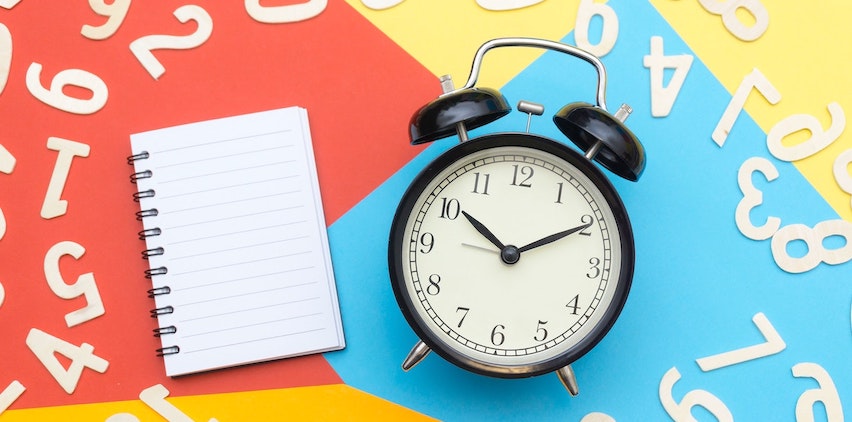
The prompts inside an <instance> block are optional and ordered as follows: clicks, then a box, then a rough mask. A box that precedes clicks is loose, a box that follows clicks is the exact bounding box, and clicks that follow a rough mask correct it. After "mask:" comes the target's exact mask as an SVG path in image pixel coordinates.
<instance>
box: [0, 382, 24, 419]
mask: <svg viewBox="0 0 852 422" xmlns="http://www.w3.org/2000/svg"><path fill="white" fill-rule="evenodd" d="M25 390H26V388H25V387H24V385H23V384H21V383H20V381H18V380H14V381H12V382H11V383H9V385H7V386H6V388H4V389H3V392H0V415H2V414H3V412H5V411H6V409H8V408H9V406H11V405H12V403H14V402H15V400H17V399H18V397H21V394H24V391H25Z"/></svg>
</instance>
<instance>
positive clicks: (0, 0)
mask: <svg viewBox="0 0 852 422" xmlns="http://www.w3.org/2000/svg"><path fill="white" fill-rule="evenodd" d="M20 2H21V0H0V7H2V8H4V9H9V10H12V8H13V7H15V6H16V5H17V4H18V3H20Z"/></svg>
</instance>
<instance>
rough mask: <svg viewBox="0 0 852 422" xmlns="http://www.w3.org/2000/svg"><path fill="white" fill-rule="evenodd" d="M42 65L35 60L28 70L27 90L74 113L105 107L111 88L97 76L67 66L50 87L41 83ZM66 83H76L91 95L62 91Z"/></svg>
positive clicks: (43, 100) (42, 100) (84, 112)
mask: <svg viewBox="0 0 852 422" xmlns="http://www.w3.org/2000/svg"><path fill="white" fill-rule="evenodd" d="M41 70H42V66H41V64H39V63H36V62H33V63H32V64H30V67H29V68H28V69H27V77H26V84H27V89H28V90H29V91H30V94H32V95H33V97H36V98H37V99H38V100H39V101H41V102H43V103H45V104H47V105H49V106H51V107H53V108H56V109H59V110H62V111H65V112H68V113H73V114H92V113H95V112H97V111H98V110H100V109H102V108H103V107H104V105H106V102H107V98H109V90H108V89H107V86H106V84H105V83H104V81H103V80H102V79H101V78H99V77H98V76H97V75H95V74H93V73H90V72H87V71H85V70H81V69H66V70H63V71H61V72H59V73H57V74H56V76H54V77H53V80H51V81H50V88H49V89H47V88H44V87H43V86H42V85H41ZM66 86H76V87H80V88H84V89H87V90H89V91H91V93H92V97H91V98H87V99H82V98H74V97H70V96H68V95H65V93H64V92H62V90H63V88H65V87H66Z"/></svg>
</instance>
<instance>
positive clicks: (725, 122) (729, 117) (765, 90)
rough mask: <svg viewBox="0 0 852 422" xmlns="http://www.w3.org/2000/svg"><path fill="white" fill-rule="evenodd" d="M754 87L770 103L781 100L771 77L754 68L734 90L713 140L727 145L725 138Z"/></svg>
mask: <svg viewBox="0 0 852 422" xmlns="http://www.w3.org/2000/svg"><path fill="white" fill-rule="evenodd" d="M752 88H754V89H756V90H757V92H759V93H760V95H763V98H766V101H769V103H770V104H778V101H781V93H780V92H778V90H777V89H775V87H774V86H773V85H772V83H771V82H769V79H766V76H764V75H763V73H761V72H760V71H759V70H757V68H755V69H754V70H752V71H751V73H749V74H748V75H746V76H745V77H744V78H743V81H742V82H740V86H739V87H738V88H737V91H736V92H734V96H733V97H731V102H730V103H728V107H727V108H726V109H725V113H723V114H722V118H721V119H719V123H717V124H716V128H715V129H713V135H712V138H713V141H715V142H716V144H717V145H719V146H720V147H722V146H724V145H725V140H727V139H728V134H729V133H730V132H731V129H732V128H733V127H734V122H736V120H737V116H739V115H740V113H742V111H743V107H745V103H746V99H748V94H749V93H751V89H752Z"/></svg>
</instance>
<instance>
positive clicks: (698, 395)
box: [659, 368, 734, 422]
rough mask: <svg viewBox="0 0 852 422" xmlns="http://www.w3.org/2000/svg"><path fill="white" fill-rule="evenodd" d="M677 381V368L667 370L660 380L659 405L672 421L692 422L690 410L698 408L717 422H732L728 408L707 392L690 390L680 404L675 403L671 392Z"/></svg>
mask: <svg viewBox="0 0 852 422" xmlns="http://www.w3.org/2000/svg"><path fill="white" fill-rule="evenodd" d="M678 380H680V371H678V370H677V368H671V369H669V370H668V371H667V372H666V373H665V375H663V379H662V380H660V390H659V395H660V403H661V404H662V405H663V409H665V410H666V413H668V414H669V416H670V417H671V418H672V420H673V421H675V422H694V421H695V418H693V416H692V408H693V407H696V406H700V407H703V408H704V409H706V410H707V411H708V412H710V413H711V414H712V415H713V416H715V417H716V419H717V420H718V421H719V422H733V420H734V416H733V415H731V411H730V410H729V409H728V406H726V405H725V403H724V402H722V400H719V398H718V397H716V396H714V395H713V394H710V392H708V391H707V390H700V389H696V390H692V391H690V392H688V393H686V395H685V396H683V399H682V400H681V401H680V402H676V401H675V399H674V397H672V390H674V385H675V383H676V382H678Z"/></svg>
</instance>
